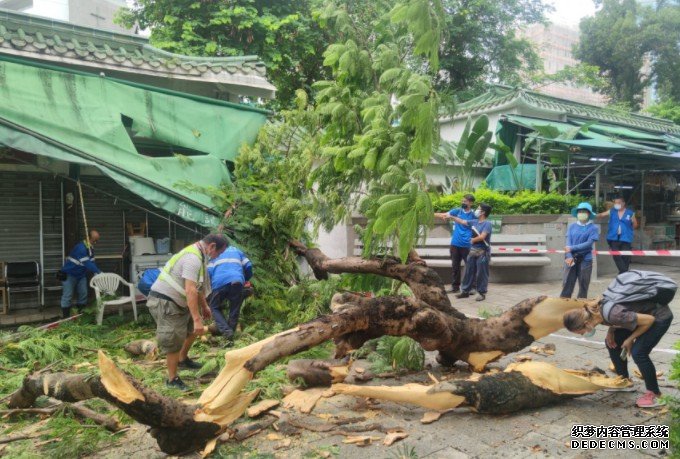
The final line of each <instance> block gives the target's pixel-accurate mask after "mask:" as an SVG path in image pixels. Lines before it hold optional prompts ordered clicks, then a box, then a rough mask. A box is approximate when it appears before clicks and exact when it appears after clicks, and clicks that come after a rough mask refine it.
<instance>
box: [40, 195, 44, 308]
mask: <svg viewBox="0 0 680 459" xmlns="http://www.w3.org/2000/svg"><path fill="white" fill-rule="evenodd" d="M38 204H39V205H38V218H39V219H40V306H43V305H44V304H45V243H44V241H43V239H44V231H45V228H43V192H42V181H40V182H38Z"/></svg>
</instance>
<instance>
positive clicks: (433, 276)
mask: <svg viewBox="0 0 680 459" xmlns="http://www.w3.org/2000/svg"><path fill="white" fill-rule="evenodd" d="M290 246H291V247H292V248H293V249H294V250H295V251H296V253H297V254H298V255H301V256H303V257H305V259H306V260H307V263H309V266H310V267H311V268H312V270H313V271H314V275H315V276H316V278H317V279H326V278H327V277H328V274H329V273H330V274H342V273H353V274H376V275H378V276H384V277H389V278H392V279H396V280H399V281H402V282H404V283H405V284H406V285H408V286H409V288H410V289H411V291H412V292H413V295H414V296H415V297H416V298H418V299H419V300H421V301H423V302H425V303H427V304H428V305H430V307H432V308H435V309H438V310H440V311H442V312H444V313H447V314H450V315H452V316H453V317H458V318H460V319H463V318H465V315H464V314H463V313H461V312H460V311H458V310H456V309H455V308H453V307H452V306H451V302H450V301H449V298H448V296H447V295H446V290H445V288H444V283H443V282H442V280H441V278H440V277H439V275H438V274H437V273H436V272H435V271H434V270H433V269H432V268H428V267H427V266H424V265H423V264H421V263H419V259H414V261H413V263H409V264H402V263H400V262H399V260H397V259H396V258H394V257H385V258H371V259H366V258H361V257H345V258H335V259H333V258H328V257H327V256H326V255H325V254H324V253H323V252H322V251H321V250H319V249H310V248H308V247H307V246H305V245H304V244H303V243H301V242H298V241H293V242H291V243H290Z"/></svg>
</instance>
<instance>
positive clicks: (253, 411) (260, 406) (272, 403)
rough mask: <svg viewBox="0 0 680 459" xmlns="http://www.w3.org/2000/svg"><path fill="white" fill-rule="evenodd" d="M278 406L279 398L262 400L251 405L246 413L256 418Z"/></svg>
mask: <svg viewBox="0 0 680 459" xmlns="http://www.w3.org/2000/svg"><path fill="white" fill-rule="evenodd" d="M277 406H279V401H278V400H273V399H267V400H262V401H260V402H258V403H256V404H255V405H253V406H251V407H249V408H248V410H247V411H246V413H247V414H248V417H250V418H256V417H258V416H261V415H262V414H263V413H266V412H267V411H269V410H271V409H272V408H275V407H277Z"/></svg>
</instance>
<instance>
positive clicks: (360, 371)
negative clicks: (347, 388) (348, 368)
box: [354, 367, 366, 374]
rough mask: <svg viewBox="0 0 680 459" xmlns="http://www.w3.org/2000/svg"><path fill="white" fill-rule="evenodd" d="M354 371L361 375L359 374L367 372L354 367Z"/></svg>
mask: <svg viewBox="0 0 680 459" xmlns="http://www.w3.org/2000/svg"><path fill="white" fill-rule="evenodd" d="M354 371H356V372H357V373H359V374H362V373H363V372H365V371H366V370H365V369H364V368H361V367H354Z"/></svg>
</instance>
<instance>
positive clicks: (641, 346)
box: [607, 316, 673, 394]
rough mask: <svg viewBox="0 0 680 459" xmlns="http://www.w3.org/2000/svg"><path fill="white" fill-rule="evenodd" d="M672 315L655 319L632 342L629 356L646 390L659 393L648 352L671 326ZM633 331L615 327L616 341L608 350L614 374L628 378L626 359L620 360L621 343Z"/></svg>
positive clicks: (654, 370) (654, 371) (654, 369)
mask: <svg viewBox="0 0 680 459" xmlns="http://www.w3.org/2000/svg"><path fill="white" fill-rule="evenodd" d="M672 321H673V317H672V316H671V317H669V318H668V319H665V320H655V321H654V323H653V324H652V326H651V327H650V328H649V330H647V331H646V332H644V333H643V334H642V335H640V336H638V338H637V339H636V340H635V342H634V343H633V349H632V351H631V357H633V360H634V361H635V364H636V365H637V367H638V369H639V370H640V373H642V377H643V378H644V380H645V387H646V388H647V390H650V391H652V392H654V393H655V394H659V393H660V392H659V383H658V382H657V380H656V368H655V367H654V363H653V362H652V359H650V358H649V354H650V352H652V349H654V346H656V345H657V344H659V341H660V340H661V337H662V336H663V335H664V334H665V333H666V331H668V327H670V326H671V322H672ZM632 334H633V332H632V331H630V330H626V329H625V328H617V329H615V331H614V341H616V348H614V349H611V348H609V347H607V349H608V350H609V357H610V358H611V359H612V363H613V364H614V368H616V374H617V375H619V376H623V377H624V378H628V377H629V376H628V361H626V360H621V344H623V342H624V341H625V340H626V339H627V338H628V337H629V336H630V335H632Z"/></svg>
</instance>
